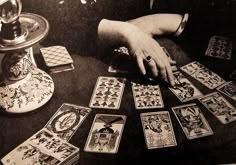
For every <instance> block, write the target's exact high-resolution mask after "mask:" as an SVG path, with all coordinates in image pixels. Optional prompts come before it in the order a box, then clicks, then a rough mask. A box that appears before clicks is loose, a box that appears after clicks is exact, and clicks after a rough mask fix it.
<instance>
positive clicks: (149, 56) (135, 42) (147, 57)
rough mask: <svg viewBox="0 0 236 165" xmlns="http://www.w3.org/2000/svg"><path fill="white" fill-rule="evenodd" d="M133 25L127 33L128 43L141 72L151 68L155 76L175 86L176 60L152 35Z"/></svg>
mask: <svg viewBox="0 0 236 165" xmlns="http://www.w3.org/2000/svg"><path fill="white" fill-rule="evenodd" d="M131 27H132V25H131ZM131 27H130V32H129V33H127V34H126V38H127V44H128V48H129V51H130V53H131V55H133V57H134V59H135V60H136V62H137V65H138V67H139V70H140V72H141V74H142V75H146V74H147V71H148V70H150V72H151V74H152V76H153V78H156V77H158V76H159V77H161V78H162V79H164V80H166V81H168V82H169V83H170V84H171V85H172V86H174V84H175V83H174V76H173V73H172V69H171V65H172V64H175V61H170V60H169V58H168V57H167V55H166V54H165V52H164V51H163V49H162V47H161V46H160V45H159V44H158V42H157V41H155V40H154V39H153V38H152V37H151V36H149V35H147V34H146V33H144V32H143V31H141V30H140V29H139V28H137V27H135V26H133V27H132V28H131Z"/></svg>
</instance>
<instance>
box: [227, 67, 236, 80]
mask: <svg viewBox="0 0 236 165" xmlns="http://www.w3.org/2000/svg"><path fill="white" fill-rule="evenodd" d="M229 78H230V79H232V80H234V81H236V69H235V70H234V71H233V72H232V73H230V75H229Z"/></svg>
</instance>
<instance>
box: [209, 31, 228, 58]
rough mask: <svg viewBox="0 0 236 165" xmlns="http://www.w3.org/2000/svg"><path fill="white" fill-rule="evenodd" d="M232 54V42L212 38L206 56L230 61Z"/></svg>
mask: <svg viewBox="0 0 236 165" xmlns="http://www.w3.org/2000/svg"><path fill="white" fill-rule="evenodd" d="M231 54H232V41H231V40H230V39H229V38H226V37H222V36H212V37H211V38H210V40H209V43H208V47H207V50H206V52H205V55H206V56H210V57H215V58H220V59H226V60H230V59H231Z"/></svg>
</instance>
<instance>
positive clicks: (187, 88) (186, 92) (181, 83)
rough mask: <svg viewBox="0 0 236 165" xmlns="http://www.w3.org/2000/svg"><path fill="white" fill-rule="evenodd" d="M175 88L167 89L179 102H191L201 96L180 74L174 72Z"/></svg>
mask: <svg viewBox="0 0 236 165" xmlns="http://www.w3.org/2000/svg"><path fill="white" fill-rule="evenodd" d="M174 77H175V86H174V87H170V88H169V89H170V90H171V91H172V92H173V93H174V94H175V95H176V96H177V97H178V99H179V100H180V101H181V102H186V101H190V100H193V99H195V98H198V97H200V96H202V93H201V92H200V91H199V90H198V89H197V88H196V87H195V86H194V85H193V84H192V83H191V82H190V81H189V80H188V79H187V78H185V77H184V75H183V74H182V73H181V72H175V73H174Z"/></svg>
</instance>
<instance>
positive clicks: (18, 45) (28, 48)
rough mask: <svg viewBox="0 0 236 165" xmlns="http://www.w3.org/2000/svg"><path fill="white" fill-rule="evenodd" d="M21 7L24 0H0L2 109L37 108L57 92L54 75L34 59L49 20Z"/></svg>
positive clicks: (17, 111) (0, 97) (23, 110)
mask: <svg viewBox="0 0 236 165" xmlns="http://www.w3.org/2000/svg"><path fill="white" fill-rule="evenodd" d="M21 9H22V3H21V0H2V1H0V20H1V30H0V58H1V57H2V62H1V69H0V109H1V110H5V111H6V112H10V113H24V112H29V111H32V110H35V109H37V108H39V107H41V106H42V105H44V104H45V103H46V102H48V101H49V99H50V98H51V97H52V95H53V92H54V83H53V81H52V78H51V77H50V76H49V75H48V74H47V73H45V72H44V71H42V70H40V69H39V68H37V67H36V65H35V64H34V62H33V61H34V58H33V49H32V45H34V44H36V43H38V42H39V41H41V40H42V39H43V38H45V37H46V35H47V33H48V31H49V24H48V21H47V20H46V19H45V18H43V17H41V16H39V15H36V14H32V13H24V14H21Z"/></svg>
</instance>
